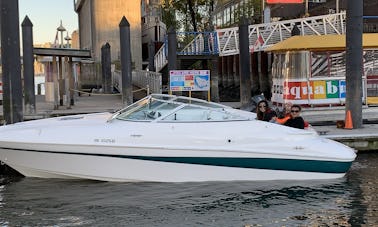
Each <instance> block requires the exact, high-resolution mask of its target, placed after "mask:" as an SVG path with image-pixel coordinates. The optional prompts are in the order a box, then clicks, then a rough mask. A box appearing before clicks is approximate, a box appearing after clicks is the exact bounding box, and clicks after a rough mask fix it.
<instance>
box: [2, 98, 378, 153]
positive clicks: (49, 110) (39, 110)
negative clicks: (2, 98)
mask: <svg viewBox="0 0 378 227" xmlns="http://www.w3.org/2000/svg"><path fill="white" fill-rule="evenodd" d="M143 96H144V95H143V94H138V95H137V96H136V97H135V96H134V99H140V98H142V97H143ZM223 104H225V105H230V106H233V107H235V103H223ZM123 107H124V105H123V103H122V99H121V96H120V95H119V94H96V93H93V94H90V93H87V94H83V95H81V96H76V98H75V104H74V105H73V106H71V108H67V107H66V106H59V108H58V109H54V103H53V102H46V101H45V97H44V96H43V95H37V96H36V113H33V114H26V113H25V114H24V120H36V119H42V118H49V117H56V116H65V115H74V114H87V113H99V112H115V111H117V110H119V109H121V108H123ZM0 116H1V118H3V108H2V106H0ZM362 116H363V122H364V124H363V127H362V128H360V129H343V128H337V127H336V122H337V121H343V120H344V118H345V107H343V106H332V107H317V108H316V107H314V108H310V107H308V108H304V109H303V111H302V117H303V118H304V119H305V120H306V121H308V122H309V123H310V124H311V125H312V127H313V128H314V129H315V130H316V131H317V132H318V133H319V135H320V136H321V137H324V138H328V139H332V140H336V141H339V142H341V143H344V144H346V145H348V146H350V147H353V148H355V149H356V150H358V151H378V106H369V107H368V106H364V107H363V108H362Z"/></svg>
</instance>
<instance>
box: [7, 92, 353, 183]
mask: <svg viewBox="0 0 378 227" xmlns="http://www.w3.org/2000/svg"><path fill="white" fill-rule="evenodd" d="M255 118H256V115H255V114H254V113H251V112H246V111H242V110H238V109H233V108H231V107H228V106H224V105H221V104H218V103H212V102H206V101H203V100H199V99H193V98H187V97H181V96H172V95H161V94H153V95H150V96H147V97H145V98H144V99H142V100H140V101H138V102H136V103H134V104H132V105H130V106H128V107H126V108H124V109H122V110H120V111H118V112H116V113H114V114H111V113H97V114H84V115H74V116H65V117H56V118H50V119H42V120H35V121H28V122H20V123H16V124H12V125H6V126H2V127H0V160H1V161H2V162H4V163H6V164H7V165H9V166H10V167H12V168H14V169H15V170H17V171H18V172H20V173H21V174H23V175H24V176H27V177H42V178H67V179H93V180H102V181H156V182H190V181H260V180H310V179H333V178H340V177H343V176H344V175H345V173H346V172H347V171H348V169H349V168H350V166H351V164H352V162H353V161H354V159H355V157H356V154H355V152H354V150H353V149H351V148H349V147H347V146H345V145H343V144H340V143H338V142H335V141H331V140H328V139H324V138H320V137H319V136H318V135H317V134H316V132H314V131H309V130H301V129H295V128H290V127H286V126H282V125H278V124H273V123H268V122H263V121H258V120H255Z"/></svg>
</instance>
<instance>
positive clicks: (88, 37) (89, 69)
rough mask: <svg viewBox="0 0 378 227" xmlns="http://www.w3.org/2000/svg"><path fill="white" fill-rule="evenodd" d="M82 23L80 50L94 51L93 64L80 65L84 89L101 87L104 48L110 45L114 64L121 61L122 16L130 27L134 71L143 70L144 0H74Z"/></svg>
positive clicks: (91, 62) (80, 25)
mask: <svg viewBox="0 0 378 227" xmlns="http://www.w3.org/2000/svg"><path fill="white" fill-rule="evenodd" d="M74 4H75V11H76V13H77V14H78V21H79V39H80V40H79V43H80V49H88V50H91V55H92V59H91V61H86V62H83V63H82V65H81V78H80V81H81V85H82V87H84V88H85V87H95V86H97V87H100V86H101V67H100V62H101V47H102V46H103V45H104V44H106V43H109V44H110V46H111V61H112V63H114V65H115V66H116V67H119V62H120V40H119V38H120V33H119V23H120V22H121V19H122V17H123V16H125V17H126V19H127V20H128V22H129V24H130V39H131V41H130V42H131V57H132V67H133V69H142V42H141V37H142V32H141V30H142V29H141V1H135V0H75V2H74Z"/></svg>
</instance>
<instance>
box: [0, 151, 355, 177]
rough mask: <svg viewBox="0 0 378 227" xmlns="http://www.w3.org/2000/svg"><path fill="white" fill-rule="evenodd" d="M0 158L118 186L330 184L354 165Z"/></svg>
mask: <svg viewBox="0 0 378 227" xmlns="http://www.w3.org/2000/svg"><path fill="white" fill-rule="evenodd" d="M125 149H127V148H125ZM136 152H138V151H136ZM175 152H177V151H175ZM157 153H162V152H157ZM173 153H174V152H173ZM0 156H1V159H2V160H3V162H5V163H6V164H7V165H9V166H10V167H12V168H13V169H15V170H17V171H18V172H20V173H21V174H23V175H24V176H27V177H39V178H62V179H92V180H101V181H116V182H138V181H152V182H198V181H263V180H314V179H334V178H340V177H343V176H344V175H345V173H346V171H347V170H348V169H349V167H350V165H351V163H352V162H351V161H350V162H338V161H321V160H317V161H315V160H299V159H296V160H295V159H284V158H254V157H243V158H232V157H230V158H224V157H216V156H213V157H190V156H186V157H183V156H181V157H172V156H165V157H164V156H134V155H119V154H109V153H77V152H57V151H33V150H21V149H18V150H16V149H4V148H3V149H1V150H0ZM84 163H85V164H84ZM330 167H333V169H332V168H330Z"/></svg>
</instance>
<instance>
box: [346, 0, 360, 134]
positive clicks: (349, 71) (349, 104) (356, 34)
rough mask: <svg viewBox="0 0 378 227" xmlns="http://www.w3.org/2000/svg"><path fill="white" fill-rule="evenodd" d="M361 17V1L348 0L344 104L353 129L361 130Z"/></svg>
mask: <svg viewBox="0 0 378 227" xmlns="http://www.w3.org/2000/svg"><path fill="white" fill-rule="evenodd" d="M362 15H363V1H356V0H348V1H347V13H346V64H345V65H346V102H345V113H347V112H348V111H350V112H351V114H352V121H353V128H362V94H363V93H362V75H363V72H362V70H363V63H362V22H363V20H362Z"/></svg>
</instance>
